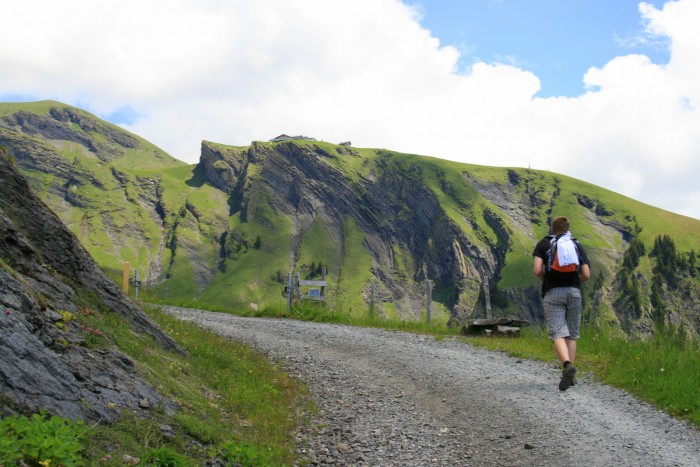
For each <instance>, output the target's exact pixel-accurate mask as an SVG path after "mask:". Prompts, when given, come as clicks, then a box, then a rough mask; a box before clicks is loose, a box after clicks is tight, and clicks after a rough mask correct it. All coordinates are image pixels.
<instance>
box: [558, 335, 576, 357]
mask: <svg viewBox="0 0 700 467" xmlns="http://www.w3.org/2000/svg"><path fill="white" fill-rule="evenodd" d="M569 342H573V343H574V353H575V352H576V350H575V349H576V347H575V346H576V341H571V340H569V339H566V338H564V337H559V338H557V339H554V351H555V352H556V353H557V357H559V361H560V362H562V363H564V362H572V363H573V358H572V357H571V352H570V350H569Z"/></svg>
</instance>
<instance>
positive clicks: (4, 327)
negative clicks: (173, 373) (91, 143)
mask: <svg viewBox="0 0 700 467" xmlns="http://www.w3.org/2000/svg"><path fill="white" fill-rule="evenodd" d="M0 199H1V200H2V203H1V204H0V258H1V261H0V306H1V307H2V308H1V309H0V359H2V361H3V364H2V366H0V391H1V392H2V397H0V409H1V410H2V411H4V412H14V411H36V410H38V409H39V408H44V409H47V410H49V411H50V412H52V413H55V414H57V415H61V416H65V417H70V418H83V419H88V420H100V419H101V420H103V421H112V420H114V419H115V417H116V415H117V414H118V412H119V411H120V410H124V409H127V408H128V409H134V410H139V402H140V401H142V400H143V399H148V400H149V401H150V403H151V404H163V405H164V406H172V404H171V403H170V402H168V401H165V400H163V398H162V397H161V396H160V395H159V394H158V393H157V392H156V391H155V390H154V389H153V388H152V387H151V386H149V385H148V384H147V383H146V382H145V381H144V380H143V379H142V378H141V377H140V376H139V374H138V372H137V371H136V367H135V365H134V362H132V361H131V360H130V359H129V358H128V357H127V356H125V355H123V354H121V353H120V352H118V351H116V350H109V349H90V348H88V347H87V346H85V339H84V337H83V330H81V329H80V326H79V324H78V321H77V320H76V319H74V318H75V317H76V316H77V315H78V314H79V313H81V312H82V310H81V309H80V308H79V305H78V304H77V303H78V301H79V296H80V295H81V294H86V293H87V294H89V295H91V296H92V297H93V299H94V300H97V301H98V302H99V303H101V306H104V307H105V308H107V309H109V310H111V312H114V313H117V314H118V315H120V316H121V317H122V318H123V319H125V320H126V321H127V322H129V323H131V326H132V327H133V328H134V330H135V331H137V332H141V333H145V334H148V335H150V336H151V337H153V339H154V340H155V341H156V342H157V343H158V344H159V345H161V346H163V347H164V348H166V349H171V350H173V351H176V352H183V350H182V349H181V348H180V347H179V345H178V344H177V343H176V342H175V341H174V340H173V339H172V338H171V337H170V336H168V335H167V334H166V333H165V332H163V331H162V330H161V329H160V328H159V327H158V326H157V325H156V324H155V323H153V322H152V321H151V320H150V319H149V318H148V317H147V316H146V315H145V314H144V313H143V311H142V310H141V309H140V308H139V307H138V306H137V305H136V304H134V303H133V302H132V301H130V300H129V299H128V298H127V297H126V296H124V295H123V294H122V293H121V291H120V290H119V289H118V287H117V286H116V285H115V284H114V283H113V282H111V281H110V280H109V279H108V278H107V277H106V276H105V274H104V273H103V272H102V271H101V270H100V269H99V268H98V267H97V265H96V264H95V263H94V262H93V261H92V259H91V257H90V255H89V254H88V253H87V252H86V251H85V249H84V248H83V247H82V246H81V245H80V243H79V242H78V240H77V238H76V237H75V236H74V235H73V234H72V233H71V232H70V231H68V230H67V229H66V228H65V226H64V225H63V224H62V223H61V221H60V220H59V219H58V217H57V216H56V215H55V214H53V213H52V212H51V211H50V210H49V209H48V208H47V207H46V205H44V204H43V203H42V202H41V201H40V200H39V199H38V198H36V196H35V195H34V194H33V193H32V192H31V190H30V189H29V185H28V184H27V182H26V180H25V179H24V177H22V175H20V174H19V172H17V170H16V169H15V168H14V167H13V165H12V162H11V161H10V160H9V159H8V158H7V157H6V156H5V155H2V156H0Z"/></svg>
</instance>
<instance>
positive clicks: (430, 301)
mask: <svg viewBox="0 0 700 467" xmlns="http://www.w3.org/2000/svg"><path fill="white" fill-rule="evenodd" d="M425 285H426V286H427V292H428V294H427V295H428V297H427V300H428V303H427V305H428V311H427V312H426V318H427V322H428V324H430V320H431V318H432V317H431V315H432V314H433V281H431V280H430V279H427V280H426V281H425Z"/></svg>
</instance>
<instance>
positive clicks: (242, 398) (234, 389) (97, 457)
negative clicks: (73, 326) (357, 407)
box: [78, 309, 306, 465]
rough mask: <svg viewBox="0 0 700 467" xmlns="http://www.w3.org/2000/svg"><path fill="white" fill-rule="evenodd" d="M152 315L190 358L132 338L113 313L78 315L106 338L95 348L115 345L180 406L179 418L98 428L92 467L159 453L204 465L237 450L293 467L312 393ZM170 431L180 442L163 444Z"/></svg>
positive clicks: (205, 335)
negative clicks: (296, 433) (166, 428)
mask: <svg viewBox="0 0 700 467" xmlns="http://www.w3.org/2000/svg"><path fill="white" fill-rule="evenodd" d="M148 313H149V315H150V316H151V317H152V318H153V319H155V320H156V321H157V322H158V323H159V325H160V326H161V327H163V328H164V329H165V330H166V331H167V332H168V333H169V334H170V335H171V336H172V337H173V338H174V339H175V340H177V341H178V343H179V344H180V345H182V346H183V347H184V348H185V349H186V350H187V352H188V353H189V354H188V355H187V356H186V357H182V356H180V355H178V354H174V353H171V352H167V351H164V350H162V349H160V348H159V347H157V346H155V345H154V344H153V343H152V342H151V340H150V339H147V338H144V336H142V335H138V334H135V333H133V332H132V331H131V329H130V327H129V326H128V325H127V324H126V323H124V322H123V321H122V320H120V319H118V318H117V317H116V315H114V314H112V313H101V312H90V313H88V314H86V313H81V314H79V317H78V319H79V320H80V321H81V322H82V323H83V324H84V325H85V326H90V327H92V328H93V329H99V330H100V331H101V332H100V335H99V336H97V337H96V338H94V339H91V340H90V341H89V345H91V346H93V347H103V346H112V345H116V346H117V347H118V348H119V349H120V350H122V351H123V352H124V353H126V354H127V355H129V356H131V357H132V358H133V359H134V360H135V361H137V362H138V364H137V366H138V368H139V370H140V372H141V374H142V375H143V376H144V377H145V378H146V380H147V381H149V382H150V383H151V384H152V385H153V386H154V387H156V388H157V389H158V390H159V391H160V392H161V393H162V394H164V395H165V396H166V397H168V398H171V399H174V400H175V401H176V402H177V404H178V410H177V411H176V412H175V413H174V414H168V413H166V411H165V410H163V409H161V408H154V409H152V411H151V416H150V417H149V418H143V417H140V416H136V415H133V414H131V413H130V411H128V410H125V411H123V412H122V415H121V417H120V418H119V420H118V421H117V423H116V424H115V425H114V426H102V425H99V426H95V427H93V428H92V429H91V430H89V431H88V433H87V434H86V436H87V438H86V445H87V451H86V454H85V456H86V461H87V463H88V465H96V464H97V463H98V462H99V463H100V464H101V465H102V464H107V465H121V462H120V459H121V457H122V456H123V455H124V454H128V455H130V456H133V457H141V458H144V457H145V456H147V454H148V453H149V451H153V450H154V449H155V450H158V449H166V450H172V451H174V452H176V453H178V454H179V455H181V456H184V458H185V459H186V461H187V462H186V463H185V465H204V463H205V462H206V461H207V460H211V459H213V458H216V457H217V456H225V455H226V452H228V451H231V450H234V451H236V452H238V451H239V450H242V451H241V452H243V453H244V454H245V453H247V454H246V455H253V454H255V456H257V457H256V458H259V459H263V458H264V459H266V460H267V461H268V462H269V464H270V465H290V464H292V463H294V459H295V446H294V442H295V441H294V436H293V432H294V430H295V428H296V427H297V426H298V424H299V423H300V421H301V420H302V418H301V417H302V414H301V411H302V410H304V409H305V408H306V402H305V401H306V399H305V397H306V396H305V394H306V389H305V388H304V387H302V386H300V385H299V384H298V383H297V382H295V381H293V380H291V379H289V377H288V376H287V375H285V374H284V373H282V372H281V371H280V370H278V369H277V368H276V367H275V366H273V365H271V364H270V363H269V362H268V361H267V359H266V358H265V357H264V356H262V355H260V354H257V353H255V352H254V351H252V350H250V349H249V348H247V347H245V346H243V345H240V344H236V343H234V342H231V341H230V340H227V339H224V338H222V337H220V336H217V335H216V334H214V333H212V332H209V331H206V330H204V329H202V328H199V327H197V326H195V325H193V324H191V323H187V322H184V321H180V320H178V319H175V318H173V317H170V316H168V315H165V314H163V313H160V312H159V311H158V310H156V309H149V312H148ZM164 424H165V425H169V426H171V427H172V428H173V432H174V433H175V434H176V436H173V437H168V436H165V435H164V434H163V432H162V430H161V429H160V428H159V427H160V426H161V425H164ZM236 446H239V447H242V448H241V449H239V450H236V449H234V447H236ZM227 449H228V451H226V450H227ZM251 453H252V454H251ZM107 455H109V456H110V458H109V459H108V460H107V461H105V460H101V459H106V456H107Z"/></svg>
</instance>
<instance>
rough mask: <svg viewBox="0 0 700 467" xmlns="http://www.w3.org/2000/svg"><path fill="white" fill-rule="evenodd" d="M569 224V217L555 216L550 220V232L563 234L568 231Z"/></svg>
mask: <svg viewBox="0 0 700 467" xmlns="http://www.w3.org/2000/svg"><path fill="white" fill-rule="evenodd" d="M570 226H571V224H569V219H567V218H566V217H563V216H562V217H556V218H554V220H553V221H552V233H553V234H554V235H559V234H565V233H566V232H568V231H569V227H570Z"/></svg>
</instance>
